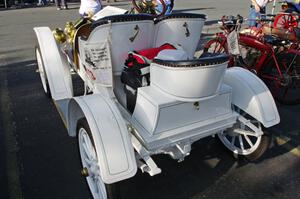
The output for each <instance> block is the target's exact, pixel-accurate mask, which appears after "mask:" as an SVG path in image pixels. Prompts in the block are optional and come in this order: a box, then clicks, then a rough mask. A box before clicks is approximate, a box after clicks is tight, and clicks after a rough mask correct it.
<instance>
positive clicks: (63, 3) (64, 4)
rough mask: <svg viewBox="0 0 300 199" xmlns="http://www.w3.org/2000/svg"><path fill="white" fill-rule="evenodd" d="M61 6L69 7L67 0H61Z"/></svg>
mask: <svg viewBox="0 0 300 199" xmlns="http://www.w3.org/2000/svg"><path fill="white" fill-rule="evenodd" d="M61 6H62V8H63V9H68V5H67V0H61Z"/></svg>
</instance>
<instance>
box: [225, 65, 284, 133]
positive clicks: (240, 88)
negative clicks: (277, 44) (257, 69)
mask: <svg viewBox="0 0 300 199" xmlns="http://www.w3.org/2000/svg"><path fill="white" fill-rule="evenodd" d="M224 83H225V84H227V85H229V86H231V87H232V104H234V105H236V106H237V107H239V108H240V109H242V110H244V111H245V112H246V113H248V114H249V115H251V116H252V117H254V118H255V119H257V120H258V121H260V122H261V123H262V124H263V125H264V126H265V127H271V126H273V125H276V124H278V123H279V122H280V117H279V114H278V110H277V107H276V104H275V102H274V99H273V96H272V94H271V93H270V91H269V89H268V87H267V86H266V85H265V84H264V82H263V81H262V80H260V79H259V78H258V77H257V76H256V75H255V74H253V73H251V72H250V71H248V70H245V69H243V68H240V67H232V68H229V69H227V70H226V73H225V77H224Z"/></svg>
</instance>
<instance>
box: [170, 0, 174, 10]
mask: <svg viewBox="0 0 300 199" xmlns="http://www.w3.org/2000/svg"><path fill="white" fill-rule="evenodd" d="M170 8H171V10H173V8H174V0H171V4H170Z"/></svg>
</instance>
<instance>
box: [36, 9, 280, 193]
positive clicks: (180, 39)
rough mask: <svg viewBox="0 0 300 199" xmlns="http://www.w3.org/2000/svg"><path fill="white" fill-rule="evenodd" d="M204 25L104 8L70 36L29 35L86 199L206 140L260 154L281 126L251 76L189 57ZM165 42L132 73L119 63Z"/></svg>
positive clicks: (222, 61) (213, 59)
mask: <svg viewBox="0 0 300 199" xmlns="http://www.w3.org/2000/svg"><path fill="white" fill-rule="evenodd" d="M204 21H205V16H204V15H200V14H183V13H179V14H172V15H169V16H165V17H162V18H160V19H153V18H152V17H151V16H149V15H144V14H137V15H130V14H123V10H121V9H116V8H112V7H106V8H105V9H103V10H102V11H100V12H99V13H97V16H96V17H94V18H93V19H91V20H88V21H85V22H82V23H79V24H80V25H77V27H75V28H73V29H72V28H71V30H72V31H73V32H72V31H68V28H67V30H66V31H65V33H61V32H59V31H56V32H54V34H53V33H52V31H51V30H50V29H49V28H48V27H36V28H34V31H35V33H36V35H37V39H38V47H37V48H36V58H37V63H38V69H39V72H40V76H41V80H42V84H43V88H44V91H45V93H46V95H47V96H49V97H50V96H51V97H52V99H53V101H54V103H55V105H56V106H57V108H58V111H59V113H60V115H61V117H62V119H63V121H64V123H65V126H66V128H67V130H68V134H69V135H70V136H73V137H75V136H77V138H78V143H79V151H80V156H81V160H82V165H83V169H82V173H83V175H84V176H85V177H86V179H87V182H88V185H89V188H90V190H91V193H92V195H93V197H94V198H112V197H113V191H114V189H112V188H111V187H112V184H113V183H115V182H118V181H121V180H124V179H128V178H131V177H133V176H134V175H135V174H136V172H137V168H140V169H141V170H142V172H147V173H149V174H150V175H151V176H153V175H156V174H159V173H161V169H160V168H159V167H158V166H157V165H156V163H155V162H154V160H153V159H152V158H151V156H152V155H156V154H168V155H170V156H171V157H172V158H173V159H175V160H178V161H183V160H184V158H185V157H186V156H188V155H189V154H190V152H191V145H192V144H193V143H194V142H195V141H197V140H199V139H201V138H204V137H207V136H215V135H217V137H218V138H219V139H220V140H221V141H222V143H223V144H224V145H225V146H226V147H227V148H228V149H229V150H231V151H232V152H233V153H234V154H236V155H239V156H243V157H245V158H248V159H250V160H254V159H257V158H259V157H260V156H261V155H262V153H263V152H264V151H265V150H266V149H267V147H268V141H269V138H268V136H267V135H266V134H265V131H264V130H265V128H269V127H271V126H273V125H276V124H278V123H279V121H280V118H279V114H278V111H277V108H276V105H275V103H274V100H273V98H272V95H271V94H270V92H269V90H268V88H267V87H266V86H265V84H264V83H263V82H262V81H261V80H260V79H259V78H257V77H256V76H255V75H254V74H252V73H251V72H249V71H247V70H244V69H242V68H239V67H233V68H230V69H227V63H228V57H227V56H226V55H216V56H202V58H200V59H194V54H195V51H196V48H197V44H198V42H199V38H200V35H201V30H202V27H203V25H204ZM69 25H70V24H69ZM70 32H71V33H70ZM65 34H67V38H65V37H64V36H65ZM68 34H69V35H68ZM66 39H68V41H65V40H66ZM165 43H168V44H169V45H172V46H174V48H173V49H165V50H160V51H159V52H157V54H156V55H155V58H154V59H153V60H152V61H151V60H148V65H147V64H146V65H145V64H144V65H143V66H142V67H141V68H139V69H137V70H135V72H134V73H130V72H132V70H130V69H129V68H128V67H127V66H125V65H124V63H125V61H126V59H127V58H128V53H129V52H131V51H139V50H144V49H157V47H160V46H162V45H163V44H165ZM149 65H150V66H149ZM137 71H138V72H137ZM136 72H137V73H136ZM132 74H134V75H132ZM74 75H79V76H80V77H81V79H82V80H83V82H84V88H85V92H84V94H82V95H81V96H74V90H75V88H74V87H75V86H73V83H72V76H74ZM149 76H150V78H149ZM147 77H148V78H147Z"/></svg>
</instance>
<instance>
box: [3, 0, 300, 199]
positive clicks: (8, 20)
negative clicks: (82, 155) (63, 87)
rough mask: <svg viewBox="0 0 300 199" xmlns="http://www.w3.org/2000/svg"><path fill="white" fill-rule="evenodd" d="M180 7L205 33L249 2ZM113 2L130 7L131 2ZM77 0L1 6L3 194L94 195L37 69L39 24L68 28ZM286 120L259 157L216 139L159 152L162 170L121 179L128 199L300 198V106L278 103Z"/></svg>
mask: <svg viewBox="0 0 300 199" xmlns="http://www.w3.org/2000/svg"><path fill="white" fill-rule="evenodd" d="M175 3H176V6H175V10H176V11H177V12H197V13H204V14H206V15H207V16H208V21H207V26H206V27H205V29H204V32H205V33H211V32H214V31H216V28H217V26H216V22H217V20H218V19H219V18H220V17H221V16H222V15H224V14H227V15H228V14H231V15H236V14H241V15H243V16H247V13H248V7H249V1H248V0H243V1H235V0H222V1H221V0H215V1H200V0H176V1H175ZM112 4H113V5H116V6H119V7H122V8H125V9H129V8H130V3H129V1H125V0H123V1H119V2H116V3H112ZM78 8H79V5H78V4H72V5H70V9H69V10H64V11H57V10H56V8H55V7H53V6H50V7H43V8H24V9H11V10H2V11H0V198H3V199H4V198H13V199H15V198H16V199H17V198H25V199H35V198H38V199H40V198H49V199H50V198H51V199H53V198H64V199H65V198H72V199H75V198H78V199H79V198H81V199H82V198H91V196H90V194H89V190H88V188H87V185H86V183H85V181H84V179H83V177H81V176H80V169H81V167H80V160H79V155H78V146H77V141H76V138H70V137H68V135H67V131H66V129H65V128H64V125H63V123H62V120H61V119H60V117H59V114H58V112H57V110H56V108H55V106H54V104H53V102H52V101H51V100H49V99H47V98H46V97H45V96H44V94H43V91H42V86H41V83H40V80H39V76H38V74H37V73H36V72H35V71H36V68H37V66H36V61H35V58H34V46H35V45H36V38H35V35H34V32H33V30H32V28H33V27H35V26H50V27H51V28H55V27H63V25H64V23H65V22H66V21H74V20H76V19H77V18H78V17H79V14H78ZM278 107H279V111H280V116H281V123H280V124H279V125H277V126H275V127H273V128H271V129H269V132H270V133H271V134H272V138H273V139H272V145H271V146H270V149H269V150H268V151H267V153H266V154H265V155H264V157H263V158H262V159H261V160H260V161H257V162H251V163H250V162H246V161H243V160H236V159H234V158H233V157H232V156H231V154H230V153H228V152H227V151H226V150H224V147H223V146H222V145H220V144H219V142H218V141H217V140H216V139H214V138H205V139H203V140H200V141H199V142H197V143H195V144H194V145H193V149H192V152H191V155H190V156H188V157H187V158H186V160H185V161H184V162H181V163H177V162H176V161H174V160H172V159H170V158H169V157H167V156H161V155H159V156H156V157H154V159H155V161H156V162H157V164H158V165H159V167H160V168H161V169H162V174H160V175H157V176H154V177H150V176H148V175H147V174H142V173H141V172H140V171H138V173H137V174H136V176H135V177H134V178H131V179H129V180H125V181H122V182H120V183H118V185H119V187H120V192H121V195H122V198H124V199H153V198H155V199H169V198H170V199H204V198H209V199H210V198H212V199H220V198H224V199H240V198H245V199H252V198H256V199H257V198H264V199H267V198H276V199H281V198H300V192H299V187H300V169H299V168H300V130H299V129H300V119H299V113H300V106H299V105H298V106H282V105H280V104H278Z"/></svg>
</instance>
